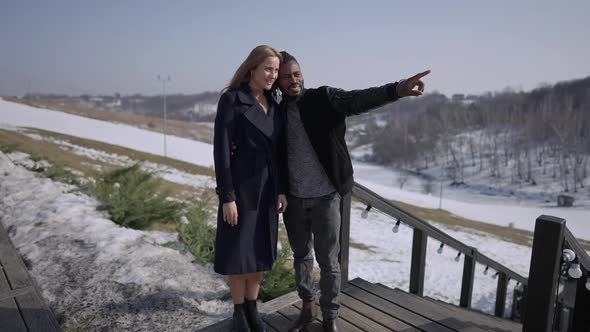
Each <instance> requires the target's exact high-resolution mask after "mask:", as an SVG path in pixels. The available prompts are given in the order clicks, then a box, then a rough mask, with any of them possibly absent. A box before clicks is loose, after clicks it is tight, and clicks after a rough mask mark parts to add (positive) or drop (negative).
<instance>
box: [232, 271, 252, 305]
mask: <svg viewBox="0 0 590 332" xmlns="http://www.w3.org/2000/svg"><path fill="white" fill-rule="evenodd" d="M248 275H249V274H234V275H230V276H228V278H227V279H228V284H229V290H230V292H231V298H232V300H233V301H234V304H242V303H244V298H245V296H246V280H247V278H248Z"/></svg>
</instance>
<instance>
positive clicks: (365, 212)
mask: <svg viewBox="0 0 590 332" xmlns="http://www.w3.org/2000/svg"><path fill="white" fill-rule="evenodd" d="M371 208H372V206H371V205H370V204H369V205H367V207H366V208H365V209H364V210H363V212H361V218H363V219H367V218H368V217H369V211H371Z"/></svg>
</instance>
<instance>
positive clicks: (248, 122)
mask: <svg viewBox="0 0 590 332" xmlns="http://www.w3.org/2000/svg"><path fill="white" fill-rule="evenodd" d="M280 60H281V54H280V53H279V52H277V51H276V50H275V49H273V48H271V47H269V46H266V45H261V46H257V47H256V48H254V49H253V50H252V52H250V55H248V57H247V58H246V60H245V61H244V62H243V63H242V64H241V65H240V67H239V68H238V70H237V71H236V73H235V74H234V76H233V78H232V80H231V82H230V83H229V86H228V87H227V88H226V89H225V90H226V91H225V93H223V94H222V95H221V98H220V99H219V104H218V106H217V116H216V118H215V130H214V131H215V134H214V135H215V137H214V142H213V150H214V151H213V154H214V158H215V174H216V180H217V189H216V191H217V194H218V195H219V210H218V215H217V236H216V241H215V265H214V269H215V272H217V273H220V274H223V275H227V276H228V284H229V287H230V291H231V295H232V299H233V302H234V325H235V330H236V331H250V330H253V331H266V329H265V327H264V324H263V323H262V320H261V319H260V317H259V315H258V312H257V309H256V299H257V298H258V290H259V289H260V283H261V281H262V276H263V271H268V270H270V269H271V268H272V265H273V263H274V261H275V259H276V255H277V233H278V214H279V213H282V212H283V211H284V210H285V208H286V206H287V199H286V198H285V195H284V193H285V191H284V188H285V186H284V181H279V180H281V179H286V176H285V173H284V170H283V166H282V164H280V163H279V159H280V158H279V156H278V153H279V149H278V147H279V145H280V137H281V132H282V130H283V121H282V118H281V116H279V114H278V106H277V104H276V102H275V101H274V100H273V98H272V96H271V95H272V92H273V91H272V90H273V84H274V82H275V80H276V79H277V76H278V71H279V64H280ZM279 182H281V183H279Z"/></svg>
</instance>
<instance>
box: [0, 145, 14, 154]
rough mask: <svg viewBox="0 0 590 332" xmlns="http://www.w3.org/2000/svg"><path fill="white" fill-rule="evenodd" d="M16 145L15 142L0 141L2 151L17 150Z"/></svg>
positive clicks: (10, 151)
mask: <svg viewBox="0 0 590 332" xmlns="http://www.w3.org/2000/svg"><path fill="white" fill-rule="evenodd" d="M17 148H18V145H16V144H2V143H0V151H2V152H3V153H12V152H15V151H17Z"/></svg>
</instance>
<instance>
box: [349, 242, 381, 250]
mask: <svg viewBox="0 0 590 332" xmlns="http://www.w3.org/2000/svg"><path fill="white" fill-rule="evenodd" d="M349 245H350V247H351V248H356V249H359V250H363V251H368V252H371V253H376V251H375V250H373V249H375V246H368V245H366V244H364V243H360V242H354V241H352V240H350V241H349Z"/></svg>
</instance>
